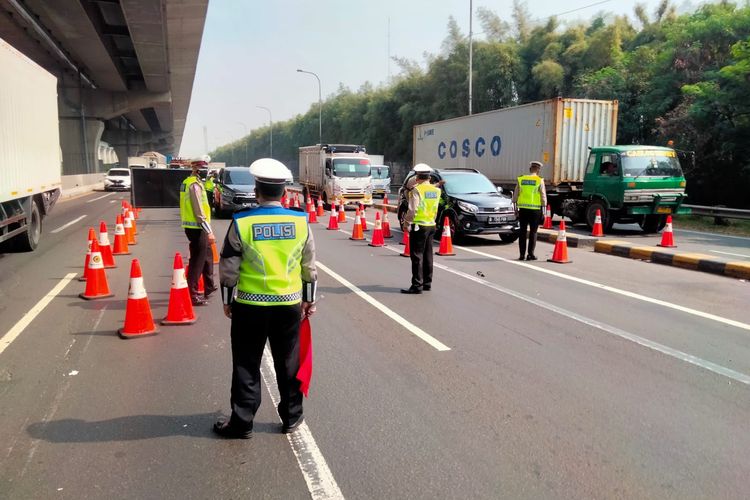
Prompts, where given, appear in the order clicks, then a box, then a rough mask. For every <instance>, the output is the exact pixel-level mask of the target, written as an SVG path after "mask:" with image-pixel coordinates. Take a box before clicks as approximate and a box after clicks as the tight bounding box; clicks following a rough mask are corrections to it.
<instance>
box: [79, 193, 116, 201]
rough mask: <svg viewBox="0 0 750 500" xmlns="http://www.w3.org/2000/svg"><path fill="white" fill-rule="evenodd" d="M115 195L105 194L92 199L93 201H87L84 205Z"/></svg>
mask: <svg viewBox="0 0 750 500" xmlns="http://www.w3.org/2000/svg"><path fill="white" fill-rule="evenodd" d="M113 194H115V193H107V194H105V195H102V196H99V197H98V198H94V199H93V200H89V201H87V202H86V203H93V202H95V201H98V200H101V199H102V198H106V197H107V196H112V195H113Z"/></svg>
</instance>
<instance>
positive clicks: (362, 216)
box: [359, 205, 369, 231]
mask: <svg viewBox="0 0 750 500" xmlns="http://www.w3.org/2000/svg"><path fill="white" fill-rule="evenodd" d="M359 220H360V221H361V222H362V231H369V229H368V227H367V216H366V215H365V206H364V205H362V208H361V209H360V211H359Z"/></svg>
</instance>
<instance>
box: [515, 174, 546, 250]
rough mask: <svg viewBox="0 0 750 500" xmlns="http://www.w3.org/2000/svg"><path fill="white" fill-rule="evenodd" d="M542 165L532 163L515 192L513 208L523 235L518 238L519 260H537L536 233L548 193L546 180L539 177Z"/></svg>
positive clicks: (519, 179)
mask: <svg viewBox="0 0 750 500" xmlns="http://www.w3.org/2000/svg"><path fill="white" fill-rule="evenodd" d="M541 169H542V163H541V162H539V161H532V162H531V163H530V164H529V174H528V175H522V176H520V177H519V178H518V182H517V183H516V189H515V191H513V206H514V209H515V211H516V216H517V217H518V222H519V223H520V224H521V234H520V236H519V238H518V250H519V254H520V256H519V257H518V260H524V258H525V259H526V260H536V256H535V255H534V249H535V248H536V231H537V229H538V228H539V221H540V220H541V219H542V217H543V215H544V212H543V211H544V207H546V206H547V191H546V190H545V189H544V179H542V178H541V177H540V176H539V171H540V170H541ZM527 231H528V239H529V253H528V254H526V233H527Z"/></svg>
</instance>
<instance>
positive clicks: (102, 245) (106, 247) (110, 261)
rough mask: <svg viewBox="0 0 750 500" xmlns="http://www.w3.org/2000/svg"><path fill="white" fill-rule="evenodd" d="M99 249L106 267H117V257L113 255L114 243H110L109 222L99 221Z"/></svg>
mask: <svg viewBox="0 0 750 500" xmlns="http://www.w3.org/2000/svg"><path fill="white" fill-rule="evenodd" d="M99 250H100V251H101V252H102V260H103V261H104V268H105V269H111V268H113V267H117V264H115V258H114V257H113V256H112V245H111V244H110V243H109V233H107V223H106V222H104V221H103V220H102V221H99Z"/></svg>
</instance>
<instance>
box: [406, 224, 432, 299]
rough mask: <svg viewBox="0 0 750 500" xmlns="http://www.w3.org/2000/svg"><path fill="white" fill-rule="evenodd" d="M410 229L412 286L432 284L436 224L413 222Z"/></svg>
mask: <svg viewBox="0 0 750 500" xmlns="http://www.w3.org/2000/svg"><path fill="white" fill-rule="evenodd" d="M410 229H411V230H410V231H409V253H410V254H411V286H412V287H414V288H422V287H423V286H432V254H433V249H432V240H434V239H435V226H417V225H416V224H412V225H411V228H410ZM415 229H416V230H415Z"/></svg>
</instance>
